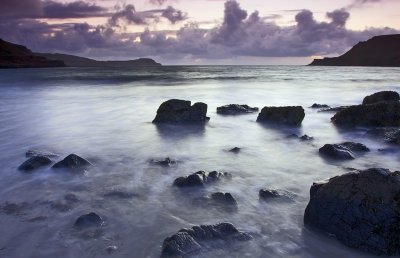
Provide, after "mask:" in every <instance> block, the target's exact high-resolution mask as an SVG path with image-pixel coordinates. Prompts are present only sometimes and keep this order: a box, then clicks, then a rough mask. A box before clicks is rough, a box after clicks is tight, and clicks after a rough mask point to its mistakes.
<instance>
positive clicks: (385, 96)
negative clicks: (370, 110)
mask: <svg viewBox="0 0 400 258" xmlns="http://www.w3.org/2000/svg"><path fill="white" fill-rule="evenodd" d="M399 100H400V96H399V93H397V92H395V91H380V92H376V93H374V94H372V95H369V96H366V97H365V98H364V100H363V102H362V104H363V105H369V104H374V103H378V102H381V101H399Z"/></svg>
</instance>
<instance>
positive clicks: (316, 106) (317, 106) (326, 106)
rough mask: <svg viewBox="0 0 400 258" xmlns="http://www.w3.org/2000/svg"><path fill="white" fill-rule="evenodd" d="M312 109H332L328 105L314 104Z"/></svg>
mask: <svg viewBox="0 0 400 258" xmlns="http://www.w3.org/2000/svg"><path fill="white" fill-rule="evenodd" d="M310 108H330V106H328V105H326V104H317V103H314V104H312V106H311V107H310Z"/></svg>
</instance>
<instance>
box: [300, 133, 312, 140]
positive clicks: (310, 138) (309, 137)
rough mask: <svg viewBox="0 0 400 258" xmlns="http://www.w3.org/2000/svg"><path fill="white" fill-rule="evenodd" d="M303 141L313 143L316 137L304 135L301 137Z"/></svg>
mask: <svg viewBox="0 0 400 258" xmlns="http://www.w3.org/2000/svg"><path fill="white" fill-rule="evenodd" d="M300 140H301V141H312V140H314V137H311V136H308V135H307V134H305V135H303V136H301V137H300Z"/></svg>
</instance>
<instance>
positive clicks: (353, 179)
mask: <svg viewBox="0 0 400 258" xmlns="http://www.w3.org/2000/svg"><path fill="white" fill-rule="evenodd" d="M399 199H400V173H399V172H390V171H389V170H387V169H379V168H372V169H367V170H364V171H359V172H352V173H347V174H344V175H341V176H337V177H333V178H331V179H329V181H326V182H320V183H314V184H313V185H312V187H311V189H310V202H309V203H308V205H307V208H306V210H305V214H304V223H305V225H306V226H309V227H312V228H317V229H319V230H322V231H325V232H326V233H328V234H330V235H334V236H336V238H337V239H338V240H339V241H341V242H342V243H344V244H346V245H348V246H351V247H355V248H358V249H360V250H363V251H367V252H371V253H374V254H398V253H399V251H400V231H399V225H400V217H399V214H400V202H399Z"/></svg>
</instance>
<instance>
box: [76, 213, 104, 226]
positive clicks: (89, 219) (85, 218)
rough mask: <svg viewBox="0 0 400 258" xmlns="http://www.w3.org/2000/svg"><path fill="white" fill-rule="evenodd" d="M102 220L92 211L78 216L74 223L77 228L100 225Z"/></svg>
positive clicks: (102, 222)
mask: <svg viewBox="0 0 400 258" xmlns="http://www.w3.org/2000/svg"><path fill="white" fill-rule="evenodd" d="M103 224H104V220H103V219H102V218H101V217H100V216H99V215H97V214H96V213H94V212H91V213H88V214H85V215H82V216H80V217H79V218H78V219H77V220H76V221H75V223H74V226H75V227H77V228H90V227H101V226H102V225H103Z"/></svg>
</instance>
